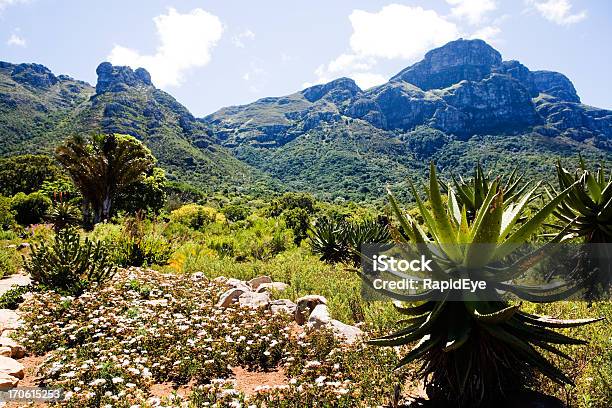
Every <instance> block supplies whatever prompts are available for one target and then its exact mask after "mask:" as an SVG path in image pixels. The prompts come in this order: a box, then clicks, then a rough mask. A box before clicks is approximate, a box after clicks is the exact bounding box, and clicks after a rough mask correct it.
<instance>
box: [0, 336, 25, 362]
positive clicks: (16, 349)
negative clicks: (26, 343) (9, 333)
mask: <svg viewBox="0 0 612 408" xmlns="http://www.w3.org/2000/svg"><path fill="white" fill-rule="evenodd" d="M4 347H8V348H9V349H10V350H11V354H10V357H13V358H22V357H23V356H25V354H26V349H25V347H23V346H22V345H21V344H19V343H17V342H16V341H15V340H13V339H11V338H9V337H5V336H0V348H4Z"/></svg>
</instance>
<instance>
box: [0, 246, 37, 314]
mask: <svg viewBox="0 0 612 408" xmlns="http://www.w3.org/2000/svg"><path fill="white" fill-rule="evenodd" d="M0 257H1V255H0ZM31 290H32V287H31V286H29V285H28V286H19V285H13V286H12V287H11V288H10V289H9V290H7V291H6V292H4V293H3V294H2V295H0V309H11V310H15V309H17V307H18V306H19V305H20V304H21V303H22V302H23V300H24V299H23V295H25V294H26V293H28V292H30V291H31Z"/></svg>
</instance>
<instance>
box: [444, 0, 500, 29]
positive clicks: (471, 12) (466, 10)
mask: <svg viewBox="0 0 612 408" xmlns="http://www.w3.org/2000/svg"><path fill="white" fill-rule="evenodd" d="M446 2H447V3H448V4H450V5H451V6H453V7H452V8H451V15H452V16H453V17H456V18H465V19H466V20H467V21H468V22H469V23H470V24H478V23H480V22H481V21H482V19H483V17H484V16H485V14H487V13H489V12H491V11H493V10H495V9H497V4H496V3H495V1H494V0H446Z"/></svg>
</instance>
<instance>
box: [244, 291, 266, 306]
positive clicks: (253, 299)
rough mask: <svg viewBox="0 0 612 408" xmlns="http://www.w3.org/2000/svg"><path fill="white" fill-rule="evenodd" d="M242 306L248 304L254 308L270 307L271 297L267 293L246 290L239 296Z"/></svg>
mask: <svg viewBox="0 0 612 408" xmlns="http://www.w3.org/2000/svg"><path fill="white" fill-rule="evenodd" d="M238 302H239V303H240V306H246V307H250V308H253V309H259V308H263V307H268V305H269V304H270V297H269V296H268V295H267V294H265V293H256V292H245V293H243V294H242V295H240V297H239V298H238Z"/></svg>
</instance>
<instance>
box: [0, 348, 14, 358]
mask: <svg viewBox="0 0 612 408" xmlns="http://www.w3.org/2000/svg"><path fill="white" fill-rule="evenodd" d="M12 355H13V352H12V351H11V348H10V347H0V356H3V357H11V356H12Z"/></svg>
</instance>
